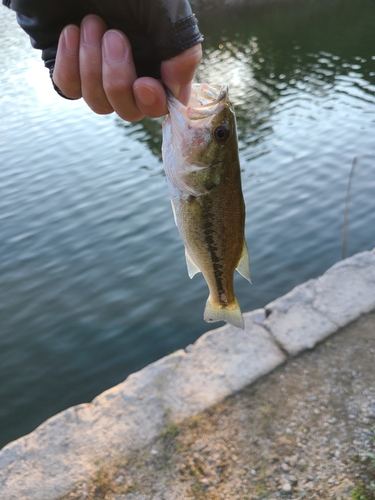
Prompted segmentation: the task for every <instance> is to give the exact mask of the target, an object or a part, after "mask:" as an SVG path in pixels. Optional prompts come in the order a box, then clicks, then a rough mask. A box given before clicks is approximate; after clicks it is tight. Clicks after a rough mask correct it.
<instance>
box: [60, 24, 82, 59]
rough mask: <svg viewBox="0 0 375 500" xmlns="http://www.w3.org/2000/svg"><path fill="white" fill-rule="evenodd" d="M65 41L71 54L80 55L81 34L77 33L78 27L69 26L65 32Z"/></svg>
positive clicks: (66, 47)
mask: <svg viewBox="0 0 375 500" xmlns="http://www.w3.org/2000/svg"><path fill="white" fill-rule="evenodd" d="M63 36H64V41H65V49H66V51H67V52H68V54H69V55H71V56H77V55H78V46H79V40H78V37H79V35H78V34H77V29H76V28H75V27H74V26H67V27H66V28H65V30H64V33H63Z"/></svg>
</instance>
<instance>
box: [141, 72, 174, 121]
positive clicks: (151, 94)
mask: <svg viewBox="0 0 375 500" xmlns="http://www.w3.org/2000/svg"><path fill="white" fill-rule="evenodd" d="M133 92H134V97H135V101H136V103H137V106H138V108H139V109H140V110H141V111H142V113H143V114H144V115H145V116H148V117H150V118H157V117H159V116H163V115H166V114H167V113H168V109H167V101H166V95H165V90H164V87H163V85H162V84H161V83H160V82H159V81H158V80H155V79H154V78H150V77H142V78H138V79H137V80H136V81H135V82H134V86H133Z"/></svg>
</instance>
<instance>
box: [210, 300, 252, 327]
mask: <svg viewBox="0 0 375 500" xmlns="http://www.w3.org/2000/svg"><path fill="white" fill-rule="evenodd" d="M203 317H204V320H205V321H207V323H215V322H216V321H226V322H227V323H230V324H231V325H233V326H236V327H237V328H242V330H243V329H244V328H245V324H244V320H243V317H242V313H241V309H240V306H239V304H238V302H237V300H236V299H235V302H234V303H233V304H230V305H228V306H226V307H224V306H221V305H216V304H213V303H212V302H211V300H210V297H208V299H207V302H206V308H205V310H204V316H203Z"/></svg>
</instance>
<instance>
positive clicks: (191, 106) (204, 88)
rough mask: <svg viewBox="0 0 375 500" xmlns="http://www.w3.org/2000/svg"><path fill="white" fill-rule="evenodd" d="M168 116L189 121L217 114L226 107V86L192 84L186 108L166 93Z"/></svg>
mask: <svg viewBox="0 0 375 500" xmlns="http://www.w3.org/2000/svg"><path fill="white" fill-rule="evenodd" d="M167 96H168V97H167V106H168V111H169V113H170V115H172V116H173V115H176V114H177V115H182V116H185V117H186V118H188V119H190V120H202V119H204V118H209V117H211V116H213V115H216V114H217V113H219V112H220V111H221V110H222V109H223V108H224V107H225V106H227V105H228V101H229V99H228V86H227V85H216V84H208V83H193V85H192V89H191V95H190V99H189V103H188V105H187V106H185V105H184V104H182V103H181V102H180V101H179V100H178V99H176V98H175V97H174V96H173V95H172V94H171V93H170V92H169V91H168V92H167Z"/></svg>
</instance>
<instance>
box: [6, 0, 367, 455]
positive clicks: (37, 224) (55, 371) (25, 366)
mask: <svg viewBox="0 0 375 500" xmlns="http://www.w3.org/2000/svg"><path fill="white" fill-rule="evenodd" d="M213 24H214V26H212V25H213ZM200 27H201V30H202V31H203V33H204V34H205V44H204V49H205V55H204V60H203V62H202V65H201V67H200V69H199V71H198V75H197V80H198V81H202V82H203V81H207V82H211V83H227V84H228V85H229V88H230V95H231V98H232V100H233V102H234V104H235V107H236V111H237V118H238V132H239V138H240V158H241V166H242V176H243V188H244V197H245V201H246V206H247V223H246V235H247V241H248V246H249V250H250V256H251V266H252V281H253V284H252V285H251V286H250V285H249V284H248V283H247V282H246V281H245V280H243V279H242V278H241V277H240V276H236V280H235V283H236V292H237V296H238V299H239V302H240V304H241V307H242V309H243V311H247V310H252V309H255V308H258V307H262V306H264V305H265V304H267V303H268V302H269V301H271V300H273V299H275V298H276V297H278V296H280V295H282V294H284V293H286V292H288V291H289V290H291V289H292V288H293V287H294V286H296V285H298V284H299V283H302V282H304V281H306V280H308V279H310V278H314V277H317V276H319V275H320V274H322V273H323V272H324V271H325V270H326V269H327V268H328V267H330V266H331V265H332V264H334V263H335V262H337V261H338V260H340V259H341V253H342V228H343V218H344V205H345V197H346V190H347V184H348V178H349V173H350V169H351V166H352V163H353V158H355V157H356V158H357V159H358V162H357V168H356V171H355V174H354V177H353V182H352V186H351V197H350V204H349V209H350V212H349V215H350V218H349V225H348V245H347V255H351V254H353V253H356V252H359V251H363V250H370V249H372V248H373V247H374V246H375V209H374V208H375V44H374V29H375V3H374V1H372V0H357V1H356V2H353V1H352V0H343V1H340V0H335V1H334V0H332V1H328V0H321V1H318V0H317V1H315V2H314V1H309V2H297V3H295V4H293V3H292V2H284V3H282V4H281V3H280V4H279V3H272V4H271V3H267V4H266V5H265V6H264V7H254V8H247V9H232V10H227V11H226V12H225V13H224V14H223V15H218V14H217V13H215V22H214V23H213V22H212V16H209V17H207V19H205V17H204V16H201V18H200ZM0 48H1V50H0V116H1V121H0V446H1V445H4V444H6V443H7V442H9V441H11V440H13V439H15V438H17V437H19V436H21V435H23V434H25V433H27V432H30V431H31V430H33V429H34V428H35V427H36V426H37V425H39V424H40V423H41V422H43V421H44V420H45V419H46V418H48V417H50V416H51V415H53V414H55V413H57V412H59V411H61V410H63V409H65V408H67V407H68V406H71V405H74V404H78V403H82V402H86V401H90V400H91V399H92V398H94V397H95V396H96V395H97V394H99V393H100V392H101V391H103V390H105V389H107V388H109V387H111V386H113V385H115V384H117V383H119V382H121V381H123V380H124V379H125V378H126V376H127V375H128V374H129V373H131V372H134V371H136V370H139V369H140V368H142V367H143V366H145V365H146V364H148V363H150V362H152V361H154V360H156V359H158V358H160V357H161V356H164V355H166V354H168V353H170V352H173V351H174V350H176V349H178V348H183V347H185V346H186V345H188V344H189V343H191V342H194V341H195V340H196V339H197V338H198V337H199V336H200V335H202V334H203V333H204V332H205V331H207V330H208V329H210V328H216V327H217V326H220V324H216V325H208V324H206V323H205V322H204V321H203V318H202V316H203V309H204V305H205V301H206V298H207V287H206V284H205V282H204V280H203V278H202V276H201V275H198V276H196V277H195V278H194V279H193V280H190V279H189V278H188V275H187V272H186V265H185V259H184V251H183V246H182V243H181V241H180V239H179V236H178V233H177V230H176V228H175V225H174V222H173V216H172V213H171V208H170V204H169V198H168V191H167V186H166V182H165V177H164V174H163V166H162V162H161V153H160V149H161V120H144V121H142V122H140V123H137V124H129V123H125V122H123V121H121V120H120V119H119V118H118V117H116V116H115V115H110V116H96V115H94V114H93V113H91V112H90V111H89V110H88V109H86V107H85V105H84V104H83V103H82V102H69V101H65V100H63V99H61V98H59V97H58V96H57V95H55V93H54V92H53V90H52V89H51V87H50V82H49V78H48V75H47V71H46V70H45V69H44V68H43V66H42V63H41V62H40V59H39V53H38V52H37V51H34V50H33V49H31V48H30V47H29V42H28V39H27V37H26V36H25V35H24V34H23V32H22V31H21V30H20V29H19V28H18V27H17V25H16V23H15V20H14V16H13V14H12V13H11V12H8V11H7V9H5V8H2V9H1V17H0Z"/></svg>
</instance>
